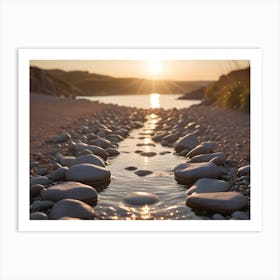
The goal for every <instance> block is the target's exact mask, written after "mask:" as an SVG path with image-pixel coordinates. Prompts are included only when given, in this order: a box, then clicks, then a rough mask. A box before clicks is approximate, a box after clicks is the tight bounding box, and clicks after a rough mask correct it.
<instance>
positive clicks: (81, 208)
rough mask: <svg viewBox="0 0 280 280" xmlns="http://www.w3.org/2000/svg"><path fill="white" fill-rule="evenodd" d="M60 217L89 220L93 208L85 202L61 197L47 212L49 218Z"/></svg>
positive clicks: (92, 215)
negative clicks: (48, 212)
mask: <svg viewBox="0 0 280 280" xmlns="http://www.w3.org/2000/svg"><path fill="white" fill-rule="evenodd" d="M62 217H71V218H79V219H85V220H89V219H93V218H94V210H93V209H92V208H91V207H90V206H89V205H88V204H86V203H85V202H82V201H79V200H76V199H63V200H60V201H58V202H56V203H55V204H54V206H53V207H52V209H51V212H50V214H49V218H50V219H51V220H57V219H60V218H62Z"/></svg>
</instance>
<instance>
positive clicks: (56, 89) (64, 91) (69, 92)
mask: <svg viewBox="0 0 280 280" xmlns="http://www.w3.org/2000/svg"><path fill="white" fill-rule="evenodd" d="M30 92H32V93H41V94H46V95H52V96H66V97H69V96H77V95H82V94H83V93H82V91H81V90H80V89H79V88H77V87H75V86H73V85H71V84H69V83H67V82H64V81H62V80H60V79H58V78H56V77H54V76H52V75H49V74H48V72H46V71H45V70H42V69H40V68H38V67H30Z"/></svg>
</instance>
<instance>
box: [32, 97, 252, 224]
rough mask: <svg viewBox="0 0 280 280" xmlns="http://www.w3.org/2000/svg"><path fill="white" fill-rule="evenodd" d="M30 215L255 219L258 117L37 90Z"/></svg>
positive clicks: (199, 107) (46, 217) (216, 109)
mask: <svg viewBox="0 0 280 280" xmlns="http://www.w3.org/2000/svg"><path fill="white" fill-rule="evenodd" d="M125 143H126V144H125ZM130 158H133V159H134V158H135V160H134V161H132V162H130V161H129V159H130ZM140 162H144V163H145V162H146V165H143V166H142V165H141V164H140ZM157 162H159V164H156V163H157ZM147 163H150V165H148V164H147ZM153 163H155V164H154V166H153V168H150V167H151V166H152V164H153ZM117 165H118V167H119V169H116V167H117ZM147 166H148V167H149V168H145V167H147ZM126 174H127V175H126ZM126 176H127V177H126ZM119 177H120V178H121V179H122V180H121V181H118V180H119V179H118V178H119ZM126 180H127V181H128V182H129V184H131V185H133V184H134V183H133V182H135V186H141V187H135V186H134V188H132V187H130V188H126V187H125V182H126ZM149 180H150V181H149ZM165 181H166V182H167V183H166V185H168V184H169V185H170V186H171V187H170V188H168V187H165V186H164V183H165ZM118 182H121V183H122V184H123V185H119V184H118ZM131 182H132V183H131ZM149 182H152V183H153V184H154V188H149V186H148V184H149ZM142 183H143V184H142ZM141 184H142V185H143V186H144V185H145V188H144V187H142V185H141ZM116 189H117V191H116ZM173 189H174V190H175V191H174V192H173V191H172V190H173ZM153 190H154V191H153ZM177 190H178V192H177ZM110 191H111V192H110ZM115 193H118V195H116V196H114V194H115ZM173 196H174V197H175V198H174V199H173ZM112 197H113V199H112V201H111V200H110V199H111V198H112ZM165 198H166V201H165ZM171 198H172V199H171ZM143 209H144V210H143ZM147 209H148V210H147ZM171 209H172V210H171ZM144 212H145V215H144V214H143V213H144ZM30 219H31V220H38V219H40V220H41V219H42V220H49V219H50V220H56V219H60V220H73V219H87V220H89V219H90V220H96V219H107V220H110V219H150V220H152V219H162V220H164V219H207V220H209V219H210V220H211V219H212V220H248V219H250V115H249V114H246V113H242V112H237V111H232V110H225V109H221V108H219V107H217V106H215V105H207V106H206V105H194V106H192V107H190V108H186V109H168V110H164V109H139V108H136V107H134V108H131V107H124V106H117V105H110V104H102V103H98V102H91V101H86V100H74V99H70V98H64V99H61V98H57V97H50V96H43V95H34V94H32V95H31V99H30Z"/></svg>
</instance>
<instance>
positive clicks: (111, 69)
mask: <svg viewBox="0 0 280 280" xmlns="http://www.w3.org/2000/svg"><path fill="white" fill-rule="evenodd" d="M30 65H31V66H37V67H40V68H42V69H61V70H65V71H72V70H80V71H89V72H90V73H96V74H103V75H109V76H113V77H137V78H146V79H166V80H179V81H196V80H217V79H218V78H219V76H220V75H222V74H227V73H228V72H230V71H231V70H235V69H238V68H243V67H246V66H248V65H249V61H248V60H161V61H147V60H33V61H30Z"/></svg>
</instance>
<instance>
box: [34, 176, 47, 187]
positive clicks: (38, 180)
mask: <svg viewBox="0 0 280 280" xmlns="http://www.w3.org/2000/svg"><path fill="white" fill-rule="evenodd" d="M50 183H51V180H50V179H49V178H48V177H46V176H37V177H32V178H31V179H30V186H33V185H38V184H39V185H43V186H46V185H48V184H50Z"/></svg>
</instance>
